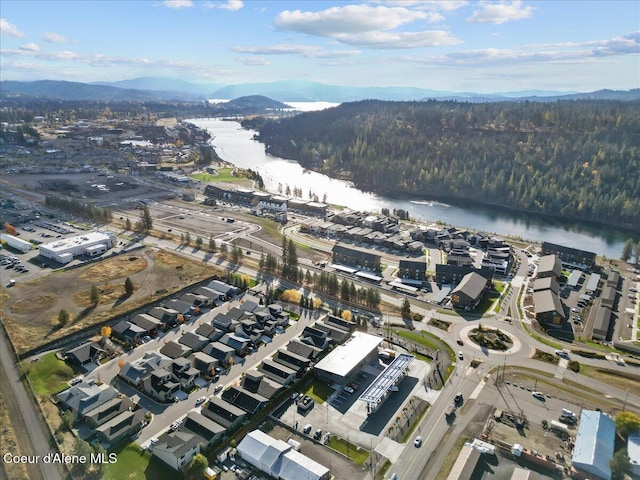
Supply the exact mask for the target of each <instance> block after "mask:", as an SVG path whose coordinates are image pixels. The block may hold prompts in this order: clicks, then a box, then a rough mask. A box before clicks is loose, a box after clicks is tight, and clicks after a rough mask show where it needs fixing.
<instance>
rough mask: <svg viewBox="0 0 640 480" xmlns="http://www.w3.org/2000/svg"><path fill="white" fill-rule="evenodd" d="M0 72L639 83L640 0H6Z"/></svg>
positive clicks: (523, 86)
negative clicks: (356, 0)
mask: <svg viewBox="0 0 640 480" xmlns="http://www.w3.org/2000/svg"><path fill="white" fill-rule="evenodd" d="M0 17H1V19H0V78H1V79H2V80H24V81H29V80H42V79H52V80H69V81H77V82H97V81H117V80H126V79H132V78H138V77H168V78H174V79H181V80H186V81H189V82H193V83H208V84H221V85H231V84H241V83H262V82H272V81H277V80H290V79H305V80H311V81H316V82H321V83H326V84H331V85H349V86H411V87H421V88H427V89H433V90H444V91H454V92H476V93H499V92H516V91H528V90H539V91H561V92H573V91H579V92H588V91H594V90H598V89H602V88H610V89H616V90H627V89H631V88H638V87H640V2H638V1H635V0H634V1H632V0H628V1H615V0H612V1H610V0H607V1H598V0H589V1H580V0H570V1H551V0H538V1H527V0H505V1H493V0H486V1H484V0H483V1H464V0H442V1H433V0H431V1H420V0H404V1H403V0H396V1H385V0H378V1H375V0H371V1H363V2H355V1H354V2H337V1H332V0H323V1H310V0H304V1H300V0H299V1H293V0H291V1H269V0H262V1H259V0H219V1H213V0H206V1H205V0H164V1H163V0H144V1H136V0H128V1H120V0H108V1H99V0H88V1H84V0H72V1H57V0H46V1H37V0H0Z"/></svg>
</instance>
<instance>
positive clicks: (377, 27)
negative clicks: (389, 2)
mask: <svg viewBox="0 0 640 480" xmlns="http://www.w3.org/2000/svg"><path fill="white" fill-rule="evenodd" d="M409 3H412V4H413V5H416V4H417V3H420V4H423V5H424V4H426V3H425V2H409ZM409 3H405V2H399V3H395V5H402V6H400V7H399V6H395V7H392V8H389V7H385V6H376V7H371V6H369V5H347V6H344V7H332V8H328V9H326V10H322V11H320V12H302V11H300V10H295V11H289V10H286V11H284V12H281V13H280V14H279V15H278V16H277V17H276V19H275V21H274V23H275V26H276V28H278V29H280V30H283V31H292V32H299V33H306V34H309V35H315V36H319V37H330V38H333V39H335V40H336V41H338V42H339V43H343V44H347V45H354V46H358V47H362V48H384V49H392V48H417V47H433V46H441V45H457V44H459V43H462V42H461V41H460V40H458V39H457V38H456V37H455V36H454V35H452V34H451V33H449V32H446V31H444V30H421V31H415V32H407V31H402V32H400V31H396V30H395V29H396V28H398V27H402V26H405V25H407V24H410V23H413V22H416V21H420V22H421V23H432V22H441V21H443V20H444V17H443V16H442V14H440V13H437V12H424V11H420V10H419V9H409V8H405V6H406V5H409Z"/></svg>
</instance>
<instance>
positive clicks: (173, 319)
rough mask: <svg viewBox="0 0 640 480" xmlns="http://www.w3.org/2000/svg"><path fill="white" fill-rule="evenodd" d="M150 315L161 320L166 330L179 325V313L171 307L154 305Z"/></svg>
mask: <svg viewBox="0 0 640 480" xmlns="http://www.w3.org/2000/svg"><path fill="white" fill-rule="evenodd" d="M149 315H151V316H152V317H155V318H157V319H158V320H160V321H161V322H162V323H163V325H164V329H165V330H166V329H169V328H174V327H176V326H178V315H179V313H178V312H177V311H176V310H173V309H171V308H166V307H153V308H152V309H151V310H149Z"/></svg>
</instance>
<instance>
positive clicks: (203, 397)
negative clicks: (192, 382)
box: [196, 395, 207, 407]
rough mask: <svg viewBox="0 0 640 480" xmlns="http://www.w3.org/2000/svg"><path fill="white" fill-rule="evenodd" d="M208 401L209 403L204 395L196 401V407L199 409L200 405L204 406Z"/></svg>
mask: <svg viewBox="0 0 640 480" xmlns="http://www.w3.org/2000/svg"><path fill="white" fill-rule="evenodd" d="M206 401H207V397H205V396H204V395H203V396H202V397H199V398H198V399H197V400H196V407H197V406H198V405H202V404H203V403H204V402H206Z"/></svg>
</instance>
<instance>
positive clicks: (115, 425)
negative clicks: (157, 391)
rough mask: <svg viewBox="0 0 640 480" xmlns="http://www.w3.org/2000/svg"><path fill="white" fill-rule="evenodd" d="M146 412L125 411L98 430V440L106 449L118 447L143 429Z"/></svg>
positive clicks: (139, 410) (141, 410)
mask: <svg viewBox="0 0 640 480" xmlns="http://www.w3.org/2000/svg"><path fill="white" fill-rule="evenodd" d="M144 414H145V411H144V410H143V409H138V410H135V411H131V410H125V411H123V412H120V413H119V414H118V415H116V416H115V417H113V418H112V419H110V420H109V421H108V422H106V423H103V424H102V425H100V426H99V427H98V428H96V433H97V434H98V439H99V440H100V443H102V444H103V446H105V447H111V446H114V445H117V444H118V443H120V442H121V441H123V440H124V439H126V438H129V437H131V435H133V434H134V433H136V432H138V431H140V429H142V425H143V422H144Z"/></svg>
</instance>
